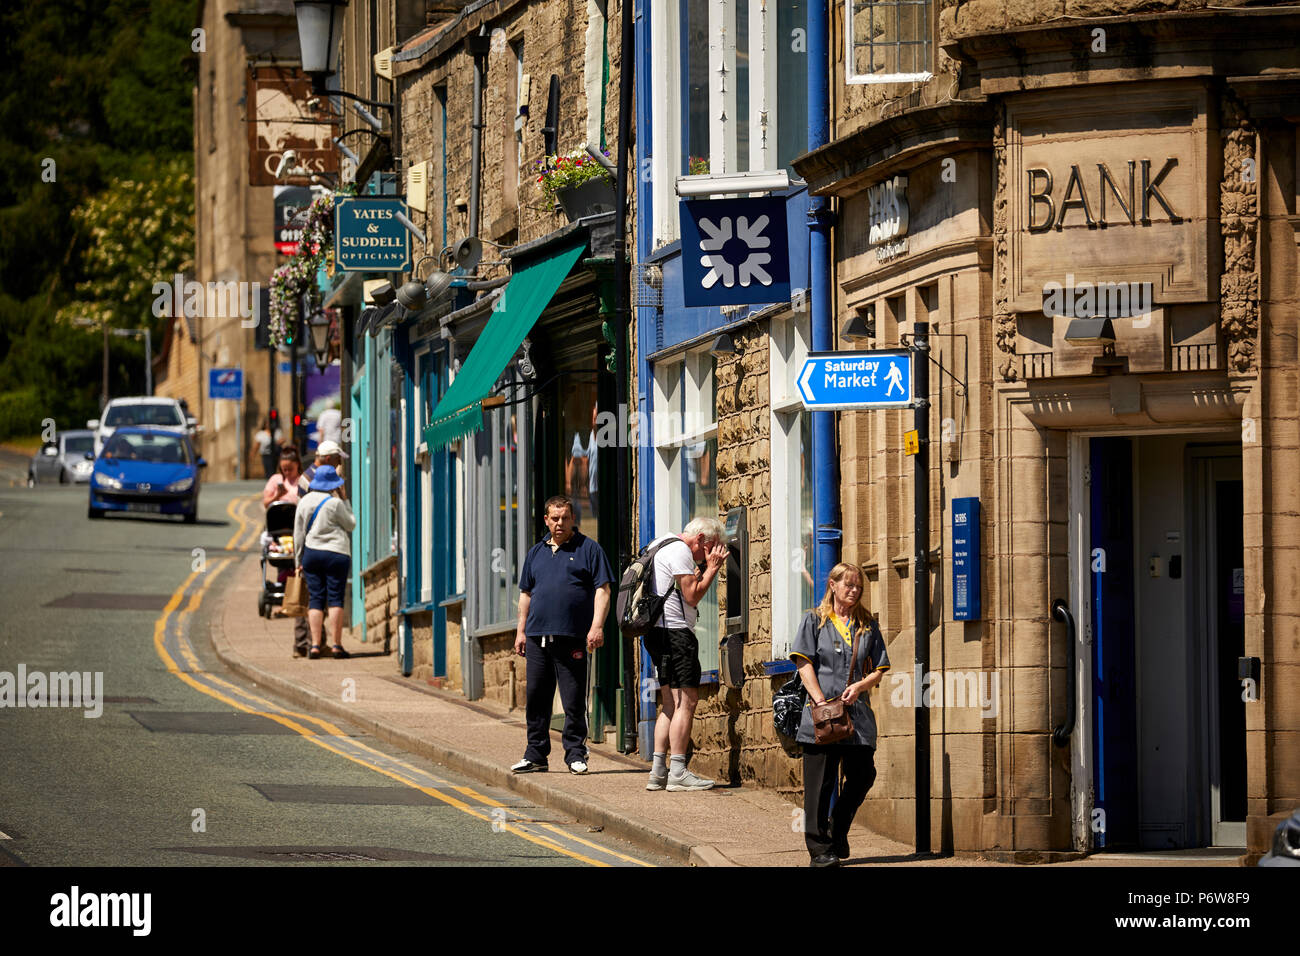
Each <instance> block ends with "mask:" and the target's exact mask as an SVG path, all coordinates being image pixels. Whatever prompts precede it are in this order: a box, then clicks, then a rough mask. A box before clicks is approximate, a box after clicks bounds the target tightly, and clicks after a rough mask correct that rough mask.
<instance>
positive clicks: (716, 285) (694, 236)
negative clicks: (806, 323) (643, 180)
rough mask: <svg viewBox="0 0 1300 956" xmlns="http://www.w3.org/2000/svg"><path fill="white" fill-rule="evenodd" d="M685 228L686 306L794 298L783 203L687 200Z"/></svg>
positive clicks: (684, 203)
mask: <svg viewBox="0 0 1300 956" xmlns="http://www.w3.org/2000/svg"><path fill="white" fill-rule="evenodd" d="M681 226H682V285H683V290H684V296H685V304H686V305H688V306H711V305H748V304H762V303H769V302H780V301H783V300H788V299H789V298H790V246H789V240H788V238H787V234H786V221H785V200H784V199H780V198H777V199H772V198H763V199H695V200H683V201H682V203H681Z"/></svg>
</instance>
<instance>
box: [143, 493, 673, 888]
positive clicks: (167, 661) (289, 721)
mask: <svg viewBox="0 0 1300 956" xmlns="http://www.w3.org/2000/svg"><path fill="white" fill-rule="evenodd" d="M239 500H240V499H233V500H232V501H231V502H230V504H229V505H228V506H227V507H226V514H227V515H229V516H230V517H231V518H232V519H233V520H235V521H237V522H239V525H240V527H239V529H238V530H236V531H235V533H234V534H233V535H232V536H231V538H230V540H229V541H227V542H226V548H225V550H227V551H229V550H242V551H246V550H251V545H252V541H253V540H254V536H255V535H256V534H257V533H258V530H257V526H256V525H255V524H252V522H250V521H249V520H247V519H246V518H245V517H244V514H243V509H239V512H238V513H237V512H236V505H237V504H238V502H239ZM250 526H251V527H250ZM246 535H247V536H248V541H246V542H245V543H244V544H243V545H242V546H240V547H236V542H238V541H240V539H241V538H244V537H245V536H246ZM233 560H234V559H232V558H222V559H221V560H220V561H219V562H218V563H217V564H216V565H215V567H213V568H212V569H211V570H208V571H191V572H190V575H189V577H187V578H186V579H185V581H184V582H183V583H182V584H181V585H180V587H178V588H177V589H176V590H175V591H174V592H173V593H172V596H171V598H170V599H169V600H168V602H167V604H166V605H165V606H164V607H163V613H162V616H161V617H160V618H159V619H158V620H157V622H156V623H155V624H154V633H153V644H154V650H155V651H156V652H157V654H158V657H159V658H160V659H161V660H162V662H163V664H164V665H165V666H166V667H167V670H168V671H169V672H170V673H172V674H175V675H176V676H177V677H178V678H180V679H181V680H182V681H184V682H185V683H186V684H188V685H189V686H190V687H192V688H194V689H195V690H197V691H199V692H200V693H202V694H206V695H208V696H209V697H212V698H213V699H215V700H219V701H221V702H222V703H223V704H225V705H227V706H229V707H233V708H235V709H236V710H240V711H243V712H244V713H248V714H255V715H257V716H259V717H265V718H266V719H267V720H273V721H275V722H276V723H277V724H280V725H282V726H284V727H288V728H289V729H290V730H292V731H293V732H294V733H296V734H299V735H300V736H302V737H305V738H306V739H308V740H310V741H311V742H312V743H314V744H315V745H316V746H318V747H321V748H322V749H324V750H328V751H329V752H330V753H333V754H337V755H338V756H340V757H343V758H345V759H347V760H351V761H352V762H353V763H355V764H358V765H360V766H362V767H365V768H367V769H369V770H373V771H374V772H375V773H378V774H382V775H383V776H385V777H388V778H390V779H392V780H396V781H397V782H399V783H403V784H405V785H406V786H408V787H411V788H413V789H415V790H419V791H420V792H421V793H424V794H427V795H429V796H430V797H433V798H434V799H435V800H440V801H442V802H443V803H445V804H447V805H449V806H452V807H455V808H456V809H457V810H460V811H461V812H462V813H467V814H469V815H470V816H472V817H474V818H475V819H478V820H482V821H484V822H485V823H490V824H491V825H492V826H493V828H494V829H495V830H498V831H503V832H506V833H513V834H515V835H516V836H519V837H522V838H523V839H525V840H528V841H529V842H530V843H534V844H536V845H538V846H541V847H544V848H546V849H548V850H551V851H553V852H555V853H559V854H562V855H564V856H567V857H571V858H572V859H575V860H579V861H580V862H583V863H587V864H590V865H591V866H609V865H610V864H609V863H606V862H604V861H602V860H597V859H593V858H592V857H590V856H586V855H584V854H582V853H580V852H578V851H576V850H572V849H569V848H568V847H565V846H563V845H561V844H560V843H557V842H555V841H553V840H550V839H547V838H546V837H544V836H539V835H538V834H536V833H531V832H528V831H527V830H525V829H523V828H521V827H520V826H519V825H517V824H511V823H508V822H505V821H503V820H500V819H497V818H494V817H493V816H492V814H491V812H490V810H483V809H480V808H479V807H478V806H474V805H472V804H470V803H467V802H465V801H463V800H459V799H457V798H456V797H453V796H451V795H449V794H448V793H446V792H444V790H442V789H435V788H433V787H427V786H424V785H422V784H420V783H418V782H417V781H415V780H411V779H408V778H407V777H405V776H403V775H402V774H400V773H397V772H395V771H393V770H389V769H387V768H386V767H381V766H379V765H377V764H376V763H374V762H372V761H369V760H365V759H363V758H361V757H357V756H355V755H353V754H350V753H347V752H346V751H344V750H342V749H340V748H339V747H338V746H337V745H336V744H334V743H333V742H332V741H331V740H330V738H331V737H338V738H347V734H345V733H344V732H343V731H342V730H341V729H339V728H338V727H337V726H335V725H334V724H332V723H330V722H329V721H326V720H321V719H320V718H318V717H313V716H311V715H310V714H301V713H297V712H294V711H290V710H286V709H285V708H283V707H280V706H279V705H277V704H275V703H273V702H271V701H269V700H267V699H266V698H264V697H261V696H259V695H257V694H254V693H251V692H250V691H247V690H245V689H243V688H242V687H237V686H236V685H234V684H232V683H230V682H229V681H226V680H223V679H222V678H220V677H217V676H216V675H214V674H212V673H209V672H207V671H204V670H203V668H202V665H201V664H200V662H199V660H198V657H197V656H196V655H195V653H194V648H193V646H192V645H191V644H190V642H189V640H188V638H186V637H185V635H184V631H183V630H182V628H183V625H184V623H185V619H186V618H187V617H188V616H190V615H192V614H193V613H194V612H195V611H196V610H198V608H199V605H200V604H201V603H202V601H203V596H204V595H205V594H206V593H207V591H208V589H209V588H211V587H212V582H213V581H215V580H216V579H217V577H218V576H220V574H221V573H222V572H223V571H224V570H226V568H227V567H229V566H230V565H231V563H232V562H233ZM200 574H203V575H204V579H203V582H202V583H201V584H200V585H199V586H198V587H197V588H195V589H194V592H193V593H192V594H190V596H189V601H188V602H186V603H185V607H184V608H181V603H182V602H183V601H185V595H186V592H187V591H189V589H190V586H191V585H192V584H193V583H194V581H195V579H196V578H197V577H198V576H199V575H200ZM173 616H174V617H175V620H174V622H173V620H172V619H173ZM172 623H174V624H175V626H176V628H177V634H178V638H177V641H176V648H177V653H178V654H179V655H180V657H181V658H182V660H183V661H184V665H183V666H182V665H181V664H178V663H177V661H176V658H175V657H173V656H172V654H171V652H170V651H169V650H168V649H167V631H168V626H169V624H172ZM196 675H198V676H196ZM222 689H224V690H225V691H229V692H232V693H233V694H235V695H237V697H238V698H243V700H240V699H237V697H232V696H230V694H229V693H225V692H223V690H222ZM245 701H252V702H254V703H256V704H259V705H261V707H260V709H259V707H253V706H250V705H249V704H247V703H245ZM307 724H312V725H315V726H316V727H319V728H320V729H321V730H322V731H324V734H323V735H322V734H320V733H318V732H317V731H314V730H313V729H311V728H310V727H308V726H306V725H307ZM348 743H349V746H352V747H355V748H356V749H358V750H361V751H365V752H367V753H370V754H373V755H375V756H376V757H378V758H381V759H382V761H384V762H387V763H392V764H395V765H397V766H399V767H401V768H403V769H405V770H409V771H411V772H412V773H414V774H418V775H423V776H427V777H431V778H432V779H434V780H438V778H437V777H434V776H433V775H432V774H429V773H428V771H422V770H420V769H419V768H417V767H414V766H412V765H411V764H409V763H406V762H404V761H401V760H398V759H397V758H395V757H393V756H391V755H389V754H385V753H382V752H381V751H378V750H375V749H374V748H373V747H369V746H367V745H365V744H363V743H361V742H359V741H357V740H352V739H348ZM438 782H439V783H441V784H445V785H446V787H447V788H448V789H451V790H455V791H457V792H459V793H461V794H463V795H464V796H466V797H467V798H468V799H470V800H473V801H475V802H476V803H478V804H479V805H481V806H483V807H488V808H497V807H505V804H503V803H501V802H500V801H498V800H493V799H492V798H491V797H488V796H485V795H483V794H481V793H478V792H477V791H475V790H473V789H471V788H469V787H461V786H455V785H452V784H450V783H447V782H446V781H441V780H439V781H438ZM533 826H536V827H537V828H539V829H542V830H546V831H549V832H551V833H553V834H555V835H556V836H558V837H560V838H561V839H563V840H565V841H568V842H572V843H577V844H580V845H583V846H586V847H590V848H591V849H593V850H597V851H599V852H600V853H602V854H605V855H607V856H612V857H615V858H617V859H620V860H623V861H625V862H628V863H632V864H635V865H638V866H649V865H650V864H648V863H646V862H645V861H643V860H638V859H636V858H634V857H630V856H625V855H623V854H621V853H617V852H615V851H613V850H610V849H609V848H607V847H601V846H598V845H597V844H595V843H591V842H589V841H587V840H584V839H582V838H581V837H578V836H575V835H573V834H572V833H566V832H564V831H563V830H561V829H559V828H558V827H556V826H555V825H554V824H550V823H536V824H533Z"/></svg>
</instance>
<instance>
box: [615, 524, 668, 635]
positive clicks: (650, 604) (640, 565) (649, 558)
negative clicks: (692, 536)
mask: <svg viewBox="0 0 1300 956" xmlns="http://www.w3.org/2000/svg"><path fill="white" fill-rule="evenodd" d="M677 540H679V539H677V538H668V539H666V540H664V541H660V542H659V543H658V544H652V545H647V546H646V547H644V548H642V549H641V552H640V553H639V554H638V555H637V556H636V559H635V560H634V561H633V562H632V563H631V564H629V565H628V566H627V570H625V571H624V572H623V576H622V578H621V579H620V580H619V582H618V604H617V606H616V608H615V613H616V614H617V615H618V626H619V629H620V630H621V631H622V632H623V633H624V634H625V635H627V636H628V637H640V636H641V635H643V634H645V633H646V632H647V631H649V630H650V629H651V628H652V627H654V626H655V622H656V621H658V620H659V618H660V617H661V616H662V615H663V613H664V603H665V602H666V601H667V600H668V596H669V595H670V594H672V593H673V588H675V587H677V581H676V580H675V579H674V581H673V583H672V586H671V587H669V588H668V593H667V594H663V595H659V594H655V573H654V570H655V555H657V554H658V553H659V549H660V548H662V547H663V546H664V545H666V544H672V543H673V542H674V541H677Z"/></svg>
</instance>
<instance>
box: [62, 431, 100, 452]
mask: <svg viewBox="0 0 1300 956" xmlns="http://www.w3.org/2000/svg"><path fill="white" fill-rule="evenodd" d="M94 450H95V439H94V438H93V437H92V436H90V435H81V436H78V437H76V438H65V439H63V451H64V452H65V453H66V454H69V455H84V454H85V453H86V452H88V451H94Z"/></svg>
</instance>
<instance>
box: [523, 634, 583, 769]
mask: <svg viewBox="0 0 1300 956" xmlns="http://www.w3.org/2000/svg"><path fill="white" fill-rule="evenodd" d="M543 640H545V641H546V646H545V647H543V646H542V641H543ZM527 656H528V658H527V659H528V668H527V675H528V704H527V708H526V711H525V713H526V715H527V717H528V749H527V750H526V751H524V759H526V760H531V761H532V762H533V763H541V764H544V763H546V758H547V756H548V755H549V754H550V752H551V706H552V703H553V701H554V700H555V685H556V682H557V681H558V682H559V685H560V700H561V701H562V702H563V703H564V736H563V741H564V762H565V763H566V764H570V763H573V762H574V761H575V760H582V761H584V762H585V761H586V759H587V743H586V741H587V639H586V636H585V635H584V636H583V637H563V636H561V637H550V638H540V637H530V638H528V648H527Z"/></svg>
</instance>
